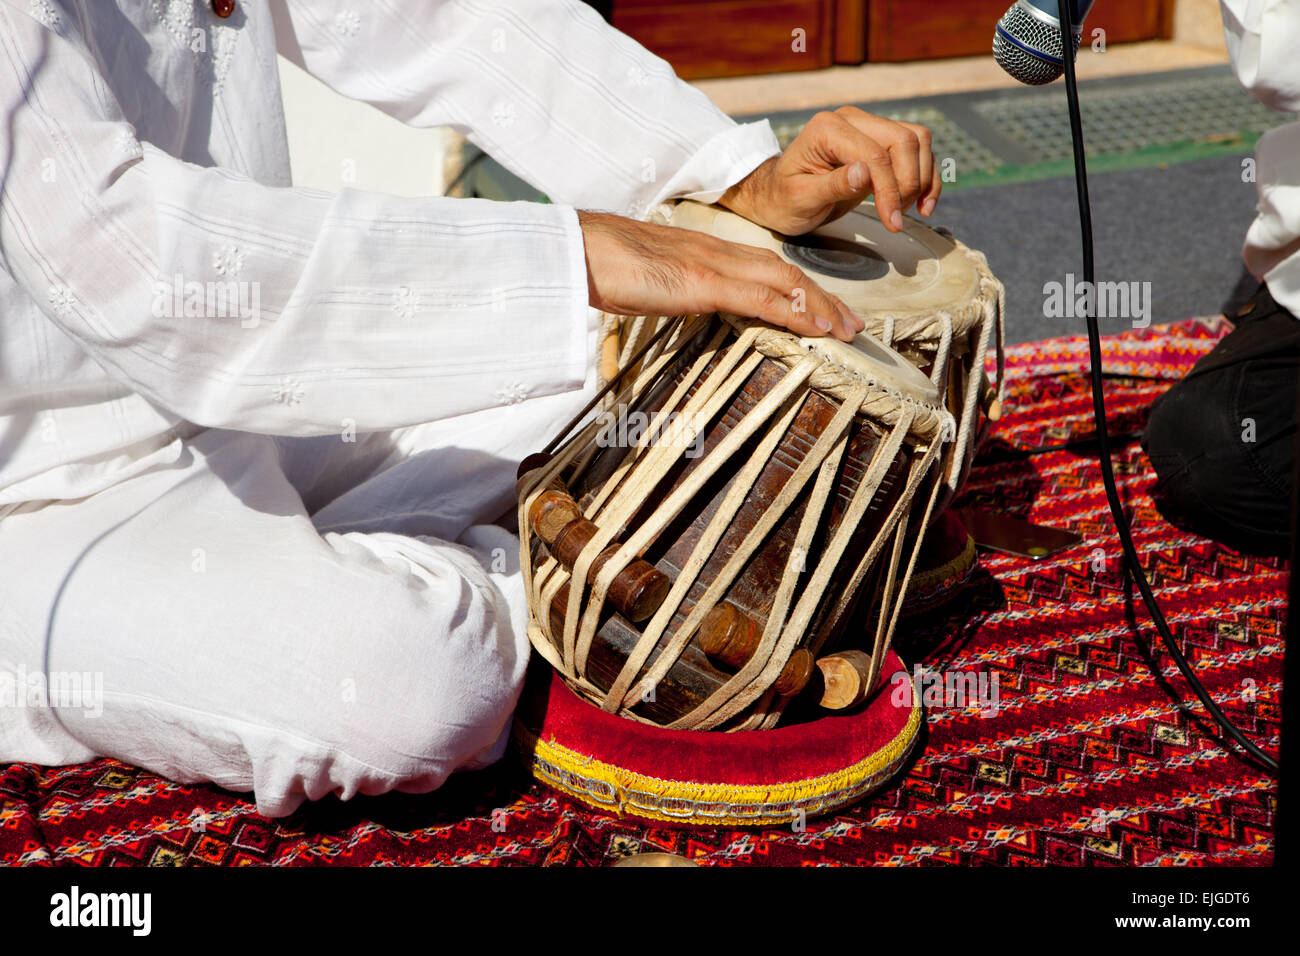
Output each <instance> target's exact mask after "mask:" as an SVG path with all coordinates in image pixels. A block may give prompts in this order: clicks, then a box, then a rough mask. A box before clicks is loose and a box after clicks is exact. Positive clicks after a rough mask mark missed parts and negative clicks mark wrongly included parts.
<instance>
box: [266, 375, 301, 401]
mask: <svg viewBox="0 0 1300 956" xmlns="http://www.w3.org/2000/svg"><path fill="white" fill-rule="evenodd" d="M306 394H307V393H306V390H305V389H304V388H303V386H302V382H300V381H298V380H297V379H294V378H290V377H289V376H285V377H284V378H283V379H281V381H280V384H279V385H277V386H275V389H274V390H273V391H272V392H271V398H272V399H273V400H275V401H277V402H279V403H280V404H281V405H297V404H298V403H299V402H301V401H302V399H303V396H304V395H306Z"/></svg>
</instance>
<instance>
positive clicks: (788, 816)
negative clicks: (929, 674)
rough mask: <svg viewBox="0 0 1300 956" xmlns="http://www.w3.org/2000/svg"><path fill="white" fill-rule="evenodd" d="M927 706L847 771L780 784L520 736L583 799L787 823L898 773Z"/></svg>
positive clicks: (684, 817)
mask: <svg viewBox="0 0 1300 956" xmlns="http://www.w3.org/2000/svg"><path fill="white" fill-rule="evenodd" d="M920 728H921V707H920V705H919V704H914V705H913V707H912V709H911V712H910V713H909V714H908V718H907V723H906V725H904V727H903V729H902V730H901V731H899V733H898V735H897V736H895V737H894V739H893V740H891V741H890V742H889V743H887V744H886V745H885V746H884V747H882V748H881V749H880V750H878V751H876V752H875V753H873V754H870V755H869V756H867V757H866V758H864V759H863V760H860V761H858V762H857V763H855V764H851V765H850V766H848V767H845V768H843V769H842V770H836V771H834V772H833V773H828V774H824V775H822V776H819V777H809V778H807V779H805V780H795V781H789V782H786V783H774V784H719V783H687V782H684V781H679V780H664V779H662V778H659V777H649V776H646V775H644V774H640V773H634V772H632V771H630V770H625V769H623V768H622V767H618V766H615V765H614V764H609V763H605V762H603V761H601V760H597V759H596V758H594V757H589V756H587V755H585V754H582V753H579V752H578V751H576V750H571V749H569V748H568V747H565V746H563V745H562V744H558V743H556V742H555V741H553V740H541V739H539V738H538V736H537V735H536V734H535V733H533V732H532V731H530V730H529V729H528V728H526V727H524V726H523V723H522V722H520V721H515V725H514V737H515V740H516V742H517V743H518V744H519V745H520V746H521V747H522V748H523V750H524V752H525V753H526V754H529V753H530V754H531V755H532V756H531V759H530V760H529V763H530V769H531V770H532V773H533V776H535V777H536V778H537V779H538V780H540V781H541V782H542V783H544V784H546V785H547V786H550V787H553V788H555V789H556V790H559V791H561V792H563V793H566V794H568V795H569V796H571V797H573V798H574V799H575V800H578V801H580V802H582V803H585V804H587V805H588V806H593V807H597V808H599V809H601V810H605V811H608V812H611V813H615V814H617V815H619V816H622V815H623V814H624V813H631V814H633V815H635V816H638V817H641V818H643V819H650V820H664V821H667V822H671V823H691V824H696V825H709V826H772V825H786V824H789V823H790V822H791V821H792V820H794V819H796V818H797V817H798V816H799V815H801V814H802V815H803V816H805V817H806V816H813V815H815V814H818V813H828V812H830V811H832V810H837V809H839V808H840V807H843V806H846V805H848V804H850V803H853V802H854V801H855V800H858V799H860V798H861V797H863V796H865V795H866V794H867V793H868V792H869V791H871V790H873V789H875V788H876V787H877V786H879V785H880V784H882V783H884V782H885V781H886V780H888V779H889V777H891V776H892V775H893V774H894V772H895V771H896V770H897V769H898V767H899V766H900V765H901V764H902V762H903V760H904V759H906V757H907V755H908V753H909V752H911V750H912V747H913V746H914V745H915V743H916V739H917V736H918V734H919V731H920Z"/></svg>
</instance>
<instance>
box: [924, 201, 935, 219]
mask: <svg viewBox="0 0 1300 956" xmlns="http://www.w3.org/2000/svg"><path fill="white" fill-rule="evenodd" d="M932 212H934V200H933V199H927V200H926V201H925V205H924V207H923V208H922V209H921V215H923V216H928V215H930V213H932Z"/></svg>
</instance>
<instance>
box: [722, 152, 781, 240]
mask: <svg viewBox="0 0 1300 956" xmlns="http://www.w3.org/2000/svg"><path fill="white" fill-rule="evenodd" d="M779 158H780V157H779V156H770V157H768V158H767V159H765V160H763V162H762V163H760V164H759V165H758V166H757V167H756V168H755V169H754V171H753V172H751V173H750V174H749V175H748V176H746V177H745V178H744V179H742V180H741V181H740V182H738V183H736V184H735V185H734V186H732V187H731V188H730V189H728V190H727V191H726V192H724V193H723V194H722V195H721V196H720V197H719V198H718V204H719V205H721V206H725V207H726V208H728V209H730V210H731V211H732V212H734V213H736V215H738V216H743V217H744V218H746V219H748V220H750V221H751V222H757V223H759V224H760V225H761V224H762V222H761V219H760V218H759V213H758V211H759V209H761V208H762V206H763V200H764V197H765V196H766V195H767V194H768V192H769V191H770V184H771V181H772V177H773V175H774V174H775V171H776V163H777V160H778V159H779Z"/></svg>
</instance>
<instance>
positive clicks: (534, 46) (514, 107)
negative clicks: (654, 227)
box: [273, 0, 779, 217]
mask: <svg viewBox="0 0 1300 956" xmlns="http://www.w3.org/2000/svg"><path fill="white" fill-rule="evenodd" d="M273 14H274V16H275V25H276V42H277V45H278V46H279V49H280V52H281V53H282V54H284V55H285V56H287V57H288V58H289V59H291V60H293V61H295V62H296V63H298V64H299V65H300V66H302V67H303V68H304V69H306V70H307V71H308V72H310V73H312V74H313V75H315V76H316V77H317V78H319V79H320V80H322V81H323V82H325V83H327V84H328V85H330V86H331V87H333V88H334V89H335V90H337V91H338V92H340V93H342V94H343V95H345V96H349V97H351V98H353V99H357V100H361V101H363V102H367V103H370V104H372V105H374V106H376V107H378V108H380V109H382V110H384V111H386V112H388V113H389V114H391V115H393V116H395V117H396V118H398V119H400V120H402V121H403V122H406V123H408V124H410V125H412V126H449V127H452V128H454V129H456V130H457V131H458V132H460V133H461V134H462V135H464V136H466V137H468V138H469V139H470V140H471V141H472V142H474V143H475V144H476V145H477V146H479V147H480V148H482V149H483V150H484V151H485V152H487V153H488V154H489V155H491V156H492V157H493V158H494V159H496V160H497V161H498V162H500V163H501V164H502V165H504V166H505V167H506V168H508V169H509V170H510V171H511V172H512V173H514V174H515V175H517V176H519V177H520V178H521V179H523V180H525V181H526V182H528V183H530V184H532V185H533V186H535V187H536V188H537V189H539V190H540V191H541V192H542V193H544V194H545V195H546V196H547V197H549V198H550V199H551V201H552V202H556V203H561V204H566V205H573V206H578V207H581V208H587V209H596V210H602V211H608V212H616V213H621V214H623V215H631V216H634V217H640V216H643V215H644V214H645V213H646V212H647V211H649V210H650V209H652V208H653V207H654V205H656V204H657V203H659V202H661V201H663V200H665V199H669V198H674V197H678V196H690V197H691V198H696V199H700V200H702V201H706V202H711V201H713V200H715V199H717V198H718V196H720V195H721V194H722V193H723V192H724V191H725V190H726V189H727V188H729V187H730V186H732V185H734V184H735V183H736V182H738V181H739V180H741V179H743V178H744V177H745V176H746V175H748V174H749V173H750V172H752V171H753V170H754V169H755V168H756V167H757V166H758V165H759V164H760V163H762V162H763V161H764V160H765V159H767V158H768V157H770V156H773V155H775V154H776V153H778V152H779V147H778V145H777V140H776V137H775V135H774V134H773V133H772V130H771V127H770V125H769V124H768V123H767V121H766V120H764V121H761V122H757V123H749V124H743V125H738V124H736V123H735V122H734V121H732V120H731V119H729V118H728V117H727V116H726V115H725V114H723V113H722V112H721V111H720V110H719V109H718V108H717V107H715V106H714V105H713V103H712V102H710V100H709V99H708V97H706V96H705V95H704V94H703V93H701V92H700V91H699V90H696V89H695V88H694V87H692V86H690V85H688V84H686V83H684V82H682V81H681V80H679V79H678V78H677V76H676V75H675V74H674V73H673V70H672V67H671V66H669V65H668V63H666V62H665V61H664V60H662V59H661V58H659V57H657V56H655V55H653V54H652V53H650V52H649V51H647V50H646V49H645V48H644V47H642V46H641V45H640V44H638V43H636V42H635V41H634V40H632V39H631V38H629V37H627V36H626V35H624V34H622V33H620V32H619V31H617V30H615V29H614V28H613V27H611V26H609V25H608V24H606V23H605V22H604V20H602V19H601V17H600V16H599V15H598V14H597V13H596V12H595V11H593V10H592V9H591V8H590V7H588V6H587V5H586V4H583V3H581V2H579V0H424V2H419V3H402V2H399V0H376V2H372V3H367V4H356V3H351V2H346V0H275V4H274V6H273Z"/></svg>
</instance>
